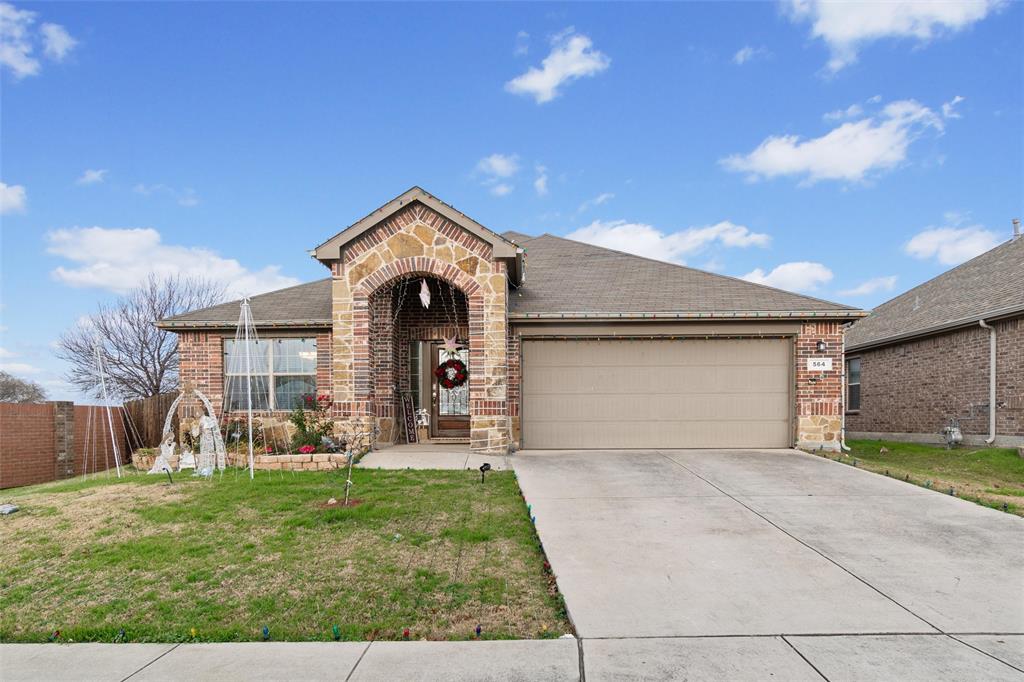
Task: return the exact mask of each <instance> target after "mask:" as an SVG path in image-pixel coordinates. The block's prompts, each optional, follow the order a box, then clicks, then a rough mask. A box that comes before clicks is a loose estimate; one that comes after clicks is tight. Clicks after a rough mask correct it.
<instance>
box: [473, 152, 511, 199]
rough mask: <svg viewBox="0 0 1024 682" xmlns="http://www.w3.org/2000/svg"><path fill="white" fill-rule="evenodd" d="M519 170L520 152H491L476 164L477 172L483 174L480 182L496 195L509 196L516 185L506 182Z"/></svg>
mask: <svg viewBox="0 0 1024 682" xmlns="http://www.w3.org/2000/svg"><path fill="white" fill-rule="evenodd" d="M518 172H519V155H518V154H491V155H490V156H485V157H484V158H482V159H480V160H479V161H478V162H477V164H476V173H477V175H478V176H482V177H481V180H480V184H482V185H483V186H484V187H489V188H490V191H491V194H493V195H494V196H496V197H503V196H507V195H509V194H511V193H512V190H513V189H515V187H514V186H513V185H512V184H510V183H508V182H505V181H506V180H508V179H509V178H511V177H512V176H514V175H515V174H516V173H518Z"/></svg>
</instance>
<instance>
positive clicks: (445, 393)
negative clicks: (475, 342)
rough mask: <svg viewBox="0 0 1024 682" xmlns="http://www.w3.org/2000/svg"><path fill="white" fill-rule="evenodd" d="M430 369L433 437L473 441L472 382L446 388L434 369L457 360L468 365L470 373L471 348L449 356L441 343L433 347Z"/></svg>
mask: <svg viewBox="0 0 1024 682" xmlns="http://www.w3.org/2000/svg"><path fill="white" fill-rule="evenodd" d="M430 357H431V359H432V360H433V365H432V366H431V367H430V395H431V413H432V414H431V417H432V418H431V420H430V435H431V437H435V438H469V381H466V382H465V383H464V384H462V385H461V386H456V387H455V388H445V387H444V386H442V385H441V384H440V383H439V380H438V378H437V376H435V375H434V369H435V368H437V367H439V366H440V364H441V363H442V362H445V361H447V360H448V359H449V358H452V357H455V358H458V359H459V360H462V362H464V363H465V364H466V368H467V369H468V370H469V371H473V370H472V368H471V367H470V366H469V349H468V348H461V349H459V350H457V351H455V352H454V353H449V352H448V351H446V350H445V349H444V346H442V345H441V344H439V343H435V344H433V345H432V346H431V352H430Z"/></svg>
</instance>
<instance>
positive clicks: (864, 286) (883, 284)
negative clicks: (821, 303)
mask: <svg viewBox="0 0 1024 682" xmlns="http://www.w3.org/2000/svg"><path fill="white" fill-rule="evenodd" d="M895 286H896V275H888V276H886V277H872V278H871V279H869V280H865V281H863V282H861V283H860V284H858V285H857V286H855V287H853V288H852V289H845V290H844V291H840V292H839V295H840V296H867V295H868V294H873V293H875V292H878V291H892V290H893V288H894V287H895Z"/></svg>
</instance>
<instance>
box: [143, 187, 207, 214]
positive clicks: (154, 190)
mask: <svg viewBox="0 0 1024 682" xmlns="http://www.w3.org/2000/svg"><path fill="white" fill-rule="evenodd" d="M132 191H133V192H135V193H136V194H141V195H142V196H144V197H150V196H154V195H156V194H162V195H166V196H170V197H173V198H174V200H175V201H176V202H177V203H178V205H179V206H184V207H185V208H192V207H194V206H198V205H199V196H198V195H197V194H196V191H195V190H194V189H192V188H191V187H186V188H185V189H180V190H179V189H175V188H174V187H170V186H168V185H165V184H163V183H162V182H158V183H156V184H154V185H146V184H144V183H141V182H140V183H137V184H136V185H135V186H134V187H132Z"/></svg>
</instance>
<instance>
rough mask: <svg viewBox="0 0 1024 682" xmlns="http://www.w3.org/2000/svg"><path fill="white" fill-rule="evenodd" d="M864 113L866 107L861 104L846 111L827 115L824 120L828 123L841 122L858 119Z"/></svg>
mask: <svg viewBox="0 0 1024 682" xmlns="http://www.w3.org/2000/svg"><path fill="white" fill-rule="evenodd" d="M863 113H864V107H862V106H861V105H859V104H851V105H850V106H848V107H846V108H845V109H836V110H835V111H830V112H828V113H827V114H825V115H824V116H823V117H822V118H824V119H825V120H826V121H841V120H843V119H846V118H857V117H858V116H860V115H861V114H863Z"/></svg>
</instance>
